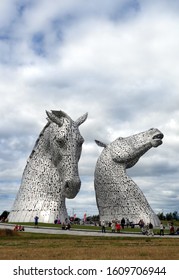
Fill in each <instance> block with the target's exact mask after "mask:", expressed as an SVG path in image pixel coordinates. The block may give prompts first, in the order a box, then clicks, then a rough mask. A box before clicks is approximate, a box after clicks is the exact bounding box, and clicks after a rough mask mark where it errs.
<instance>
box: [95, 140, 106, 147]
mask: <svg viewBox="0 0 179 280" xmlns="http://www.w3.org/2000/svg"><path fill="white" fill-rule="evenodd" d="M94 141H95V142H96V144H97V145H98V146H100V147H103V148H106V147H107V145H106V144H104V143H102V142H101V141H98V140H94Z"/></svg>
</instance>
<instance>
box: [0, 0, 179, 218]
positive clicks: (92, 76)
mask: <svg viewBox="0 0 179 280" xmlns="http://www.w3.org/2000/svg"><path fill="white" fill-rule="evenodd" d="M178 14H179V2H178V0H150V1H148V0H113V1H111V0H91V1H86V0H66V1H62V0H52V1H49V0H38V1H37V0H14V1H11V0H1V1H0V97H1V102H0V114H1V118H0V212H2V211H3V210H10V209H11V207H12V204H13V201H14V199H15V196H16V194H17V191H18V189H19V186H20V181H21V176H22V172H23V170H24V167H25V165H26V161H27V158H28V156H29V154H30V153H31V150H32V148H33V146H34V143H35V141H36V139H37V137H38V135H39V133H40V131H41V130H42V128H43V127H44V126H45V124H46V114H45V110H63V111H65V112H66V113H67V114H69V115H70V116H71V118H72V119H73V120H76V119H77V118H78V117H80V116H81V115H83V114H84V113H86V112H88V119H87V120H86V122H85V123H84V124H82V125H81V126H80V132H81V134H82V135H83V137H84V138H85V143H84V145H83V152H82V156H81V159H80V162H79V172H80V177H81V181H82V186H81V190H80V192H79V194H78V195H77V196H76V198H75V199H73V200H68V201H67V208H68V212H69V214H72V213H74V212H75V213H76V214H77V215H83V213H84V212H87V214H97V213H98V211H97V207H96V201H95V193H94V186H93V181H94V169H95V164H96V161H97V158H98V157H99V155H100V153H101V151H102V148H100V147H98V146H97V145H96V144H95V142H94V139H98V140H100V141H103V142H106V143H110V142H111V141H113V140H115V139H116V138H117V137H119V136H123V137H126V136H129V135H133V134H136V133H138V132H141V131H145V130H148V129H149V128H151V127H156V128H158V129H160V130H161V131H162V132H163V134H164V135H165V137H164V141H163V145H161V146H159V147H158V148H157V149H154V148H153V149H151V150H150V151H148V153H146V154H145V155H144V156H143V157H142V158H141V159H140V161H139V162H138V163H137V164H136V166H135V167H133V168H131V169H130V170H128V174H129V175H130V176H131V177H132V179H133V180H134V181H135V182H136V183H137V184H138V186H139V187H140V188H141V189H142V191H143V192H144V194H145V196H146V198H147V200H148V201H149V203H150V204H151V206H152V208H153V209H154V210H155V212H156V213H158V212H161V211H164V213H166V212H170V211H171V212H173V211H175V210H176V211H179V157H178V151H179V110H178V106H179V17H178Z"/></svg>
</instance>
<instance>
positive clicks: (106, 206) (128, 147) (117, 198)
mask: <svg viewBox="0 0 179 280" xmlns="http://www.w3.org/2000/svg"><path fill="white" fill-rule="evenodd" d="M162 138H163V134H162V133H161V132H160V131H159V130H158V129H154V128H152V129H149V130H148V131H145V132H141V133H139V134H135V135H132V136H129V137H126V138H122V137H119V138H117V139H116V140H115V141H113V142H112V143H110V144H108V145H107V144H104V143H102V142H100V141H97V140H95V142H96V143H97V145H99V146H101V147H103V148H104V149H103V151H102V153H101V155H100V157H99V159H98V161H97V164H96V169H95V175H94V177H95V178H94V186H95V192H96V201H97V206H98V209H99V215H100V219H101V220H106V221H112V220H115V219H116V220H120V221H121V219H122V218H123V217H124V218H125V219H129V221H131V222H133V223H135V224H137V223H138V222H139V221H140V220H141V219H142V220H143V221H144V222H145V223H149V222H152V223H153V225H154V226H158V225H159V224H160V221H159V219H158V217H157V215H156V214H155V213H154V211H153V210H152V208H151V207H150V205H149V203H148V201H147V199H146V198H145V196H144V194H143V192H142V191H141V190H140V188H139V187H138V186H137V185H136V184H135V182H134V181H133V180H132V179H131V178H130V177H129V176H128V175H127V173H126V169H127V168H130V167H132V166H134V165H135V164H136V163H137V161H138V160H139V158H140V157H141V156H142V155H143V154H145V153H146V152H147V151H148V150H149V149H150V148H152V147H158V146H159V145H161V144H162Z"/></svg>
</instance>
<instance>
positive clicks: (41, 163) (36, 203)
mask: <svg viewBox="0 0 179 280" xmlns="http://www.w3.org/2000/svg"><path fill="white" fill-rule="evenodd" d="M46 113H47V120H48V123H47V124H46V126H45V127H44V129H43V130H42V132H41V133H40V135H39V137H38V139H37V141H36V143H35V146H34V148H33V150H32V152H31V154H30V156H29V159H28V161H27V165H26V167H25V169H24V173H23V176H22V182H21V186H20V189H19V192H18V195H17V197H16V200H15V203H14V206H13V209H12V211H11V212H10V215H9V217H8V219H9V221H14V222H31V221H32V220H33V218H34V216H36V215H38V216H39V221H41V222H53V221H54V220H55V219H56V218H59V219H60V220H61V222H64V221H65V220H66V219H68V214H67V210H66V206H65V198H70V199H72V198H74V197H75V196H76V195H77V193H78V192H79V190H80V186H81V181H80V177H79V172H78V161H79V159H80V156H81V151H82V144H83V142H84V139H83V137H82V136H81V134H80V132H79V126H80V125H81V124H82V123H83V122H84V121H85V120H86V118H87V113H86V114H84V115H83V116H81V117H80V118H78V119H77V120H76V121H73V120H72V119H71V118H70V117H69V116H68V115H67V114H66V113H64V112H62V111H51V112H46Z"/></svg>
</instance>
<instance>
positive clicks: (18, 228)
mask: <svg viewBox="0 0 179 280" xmlns="http://www.w3.org/2000/svg"><path fill="white" fill-rule="evenodd" d="M24 230H25V229H24V226H21V225H15V227H14V231H24Z"/></svg>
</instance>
